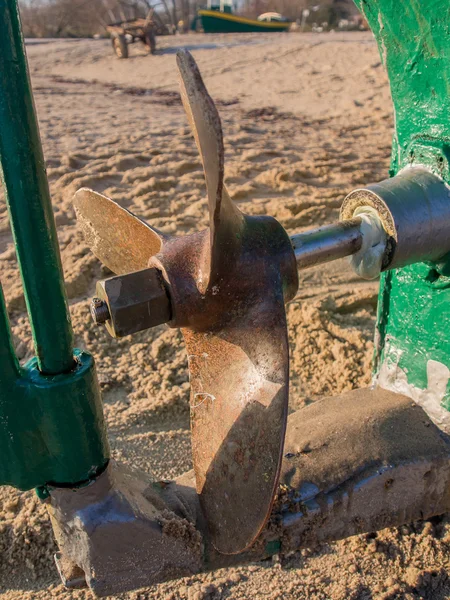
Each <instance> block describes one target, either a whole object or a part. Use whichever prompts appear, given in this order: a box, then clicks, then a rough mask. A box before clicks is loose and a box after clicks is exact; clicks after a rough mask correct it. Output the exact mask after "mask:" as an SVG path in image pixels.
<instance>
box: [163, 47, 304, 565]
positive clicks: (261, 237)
mask: <svg viewBox="0 0 450 600" xmlns="http://www.w3.org/2000/svg"><path fill="white" fill-rule="evenodd" d="M177 60H178V66H179V69H180V75H181V89H182V98H183V104H184V107H185V110H186V113H187V116H188V120H189V122H190V124H191V127H192V130H193V134H194V137H195V140H196V143H197V146H198V149H199V152H200V155H201V157H202V162H203V167H204V171H205V179H206V185H207V192H208V202H209V214H210V232H209V235H208V234H207V232H202V233H199V234H195V235H193V236H189V237H187V238H178V239H171V240H168V241H167V243H166V244H165V245H164V247H163V249H162V251H161V252H160V254H158V255H157V256H156V257H154V259H153V260H152V261H151V264H154V265H156V266H159V267H160V268H161V270H162V272H163V274H164V276H165V278H166V281H167V285H168V287H169V291H170V294H171V298H172V304H173V306H174V307H175V315H174V321H173V322H172V323H171V324H172V326H179V327H181V328H182V332H183V335H184V339H185V342H186V347H187V351H188V357H189V370H190V380H191V401H190V402H191V430H192V450H193V462H194V470H195V476H196V483H197V491H198V493H199V494H200V500H201V503H202V507H203V510H204V513H205V517H206V520H207V522H208V526H209V529H210V531H211V539H212V543H213V545H214V546H215V548H216V549H217V550H219V551H220V552H222V553H225V554H236V553H239V552H242V551H243V550H245V549H246V548H248V547H249V546H250V545H251V544H252V543H253V542H254V541H255V539H256V538H257V536H258V534H259V533H260V531H261V530H262V528H263V527H264V525H265V523H266V520H267V518H268V516H269V514H270V510H271V507H272V503H273V499H274V496H275V493H276V489H277V484H278V476H279V469H280V464H281V458H282V450H283V441H284V432H285V426H286V418H287V408H288V383H289V355H288V340H287V327H286V315H285V309H284V303H285V301H286V300H288V299H289V298H291V297H293V295H294V294H295V292H296V290H297V285H298V282H297V269H296V264H295V257H294V255H293V251H292V247H291V245H290V242H289V238H288V236H287V234H286V232H285V231H284V229H283V228H282V227H281V226H280V225H279V224H278V223H277V222H276V221H275V220H274V219H272V218H270V217H247V216H245V215H243V214H242V213H241V212H240V211H239V210H238V209H237V207H235V206H234V204H233V202H232V201H231V199H230V197H229V195H228V193H227V192H226V189H225V187H224V185H223V163H224V149H223V141H222V128H221V125H220V119H219V115H218V113H217V110H216V107H215V106H214V103H213V101H212V99H211V98H210V96H209V95H208V92H207V90H206V88H205V85H204V83H203V81H202V78H201V76H200V73H199V70H198V67H197V65H196V63H195V61H194V59H193V58H192V56H191V55H190V54H189V53H188V52H183V53H181V54H179V55H178V56H177ZM208 274H209V275H208ZM206 277H207V280H208V281H207V284H206V285H205V278H206Z"/></svg>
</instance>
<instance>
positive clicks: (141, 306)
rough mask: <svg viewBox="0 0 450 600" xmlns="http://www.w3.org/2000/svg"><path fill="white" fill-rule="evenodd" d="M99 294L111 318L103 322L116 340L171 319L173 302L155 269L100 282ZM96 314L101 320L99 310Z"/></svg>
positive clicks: (98, 286)
mask: <svg viewBox="0 0 450 600" xmlns="http://www.w3.org/2000/svg"><path fill="white" fill-rule="evenodd" d="M96 291H97V295H98V296H99V298H100V300H101V301H103V302H104V303H105V304H106V305H107V308H108V315H109V316H108V320H105V321H103V322H104V323H106V328H107V329H108V331H109V333H110V334H111V335H112V336H113V337H123V336H125V335H130V334H131V333H136V332H137V331H142V330H144V329H149V328H151V327H155V326H156V325H161V324H162V323H167V322H168V321H170V319H171V304H170V299H169V296H168V294H167V291H166V288H165V285H164V283H163V280H162V276H161V274H160V272H159V271H158V270H157V269H155V268H148V269H142V270H141V271H135V272H134V273H127V274H125V275H117V276H116V277H110V278H109V279H105V280H104V281H99V282H98V283H97V290H96ZM100 310H102V311H103V306H102V307H101V308H100ZM95 312H96V314H97V318H98V309H97V310H96V311H95ZM100 318H103V316H101V317H100Z"/></svg>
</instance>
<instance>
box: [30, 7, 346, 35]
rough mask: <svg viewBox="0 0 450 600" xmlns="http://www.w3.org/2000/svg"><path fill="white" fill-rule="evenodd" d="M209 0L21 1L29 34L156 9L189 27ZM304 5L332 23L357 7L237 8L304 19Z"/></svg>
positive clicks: (90, 31)
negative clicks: (201, 7)
mask: <svg viewBox="0 0 450 600" xmlns="http://www.w3.org/2000/svg"><path fill="white" fill-rule="evenodd" d="M205 4H206V0H20V9H21V15H22V25H23V30H24V35H25V37H92V36H93V35H96V34H103V33H104V31H105V26H106V25H107V24H110V23H113V22H118V21H125V20H127V19H135V18H145V17H146V16H147V14H148V11H149V10H152V9H154V10H155V13H154V14H155V17H156V19H157V20H158V21H159V22H160V24H161V25H162V26H164V25H165V26H166V27H167V28H168V30H170V31H175V29H176V28H178V29H181V30H182V31H187V30H188V28H189V24H190V23H191V21H192V19H193V18H194V16H195V14H196V13H197V10H198V8H200V6H204V5H205ZM217 4H219V0H217ZM305 9H308V10H310V11H311V16H310V18H309V20H310V21H312V20H314V21H315V22H317V23H322V22H326V23H328V25H329V26H330V27H335V26H336V25H337V23H338V22H339V20H340V19H347V18H348V17H349V16H350V15H352V14H355V12H356V8H355V6H354V4H353V2H352V0H322V1H318V0H243V3H241V4H240V5H239V11H238V12H240V13H242V14H244V15H245V16H248V17H252V18H256V17H257V16H258V15H260V14H262V13H265V12H278V13H281V14H282V15H284V16H285V17H287V18H288V19H290V20H292V21H299V22H300V21H301V20H302V15H303V11H304V10H305ZM180 22H182V26H181V27H179V24H180Z"/></svg>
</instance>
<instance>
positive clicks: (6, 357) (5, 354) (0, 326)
mask: <svg viewBox="0 0 450 600" xmlns="http://www.w3.org/2000/svg"><path fill="white" fill-rule="evenodd" d="M19 375H20V367H19V361H18V360H17V357H16V354H15V352H14V348H13V345H12V339H11V331H10V329H9V320H8V315H7V313H6V307H5V299H4V296H3V290H2V287H1V285H0V385H1V386H2V389H3V388H4V386H6V385H8V384H9V383H10V382H12V381H15V380H16V379H17V378H18V377H19Z"/></svg>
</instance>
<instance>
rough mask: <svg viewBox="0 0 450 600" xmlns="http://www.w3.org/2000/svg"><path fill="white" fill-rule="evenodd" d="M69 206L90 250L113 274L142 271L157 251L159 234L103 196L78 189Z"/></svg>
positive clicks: (159, 246) (158, 249)
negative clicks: (71, 205)
mask: <svg viewBox="0 0 450 600" xmlns="http://www.w3.org/2000/svg"><path fill="white" fill-rule="evenodd" d="M73 205H74V208H75V213H76V215H77V220H78V224H79V225H80V227H81V230H82V232H83V235H84V238H85V240H86V242H87V243H88V244H89V247H90V249H91V250H92V252H93V253H94V254H95V256H96V257H97V258H98V259H100V260H101V261H102V263H103V264H105V265H106V266H107V267H108V269H111V271H112V272H113V273H116V274H117V275H121V274H122V273H129V272H130V271H138V270H139V269H145V267H146V266H147V264H148V260H149V258H150V257H151V256H153V255H154V254H157V253H158V252H159V251H160V250H161V246H162V243H163V239H164V236H163V234H162V233H161V232H159V231H157V230H156V229H155V228H154V227H151V226H150V225H149V224H148V223H145V221H143V220H142V219H139V217H136V216H135V215H133V213H131V212H130V211H128V210H127V209H126V208H122V207H121V206H120V205H119V204H117V203H116V202H114V201H113V200H111V199H110V198H108V197H107V196H103V194H99V193H98V192H94V191H92V190H89V189H86V188H82V189H80V190H78V192H77V193H76V194H75V196H74V198H73Z"/></svg>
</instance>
